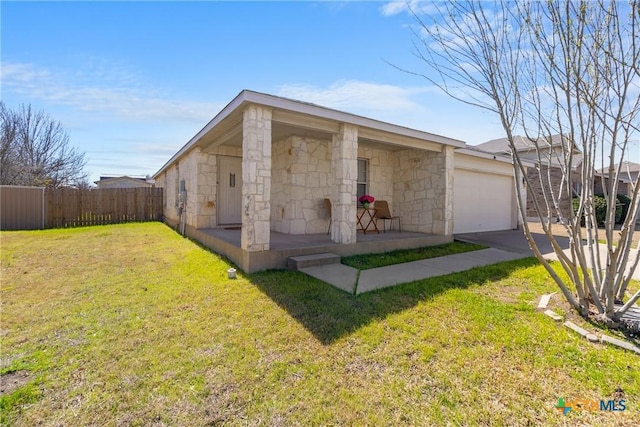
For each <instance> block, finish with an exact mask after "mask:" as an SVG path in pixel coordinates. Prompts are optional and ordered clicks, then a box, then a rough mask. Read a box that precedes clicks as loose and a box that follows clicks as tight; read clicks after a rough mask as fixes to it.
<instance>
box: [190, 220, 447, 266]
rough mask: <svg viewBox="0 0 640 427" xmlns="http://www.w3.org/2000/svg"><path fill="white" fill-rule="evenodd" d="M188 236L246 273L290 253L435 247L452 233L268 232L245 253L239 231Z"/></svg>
mask: <svg viewBox="0 0 640 427" xmlns="http://www.w3.org/2000/svg"><path fill="white" fill-rule="evenodd" d="M187 234H188V235H189V237H191V238H193V239H195V240H197V241H199V242H200V243H202V244H203V245H205V246H207V247H209V248H211V249H212V250H213V251H215V252H217V253H219V254H221V255H224V256H226V257H227V258H229V259H230V260H231V261H233V262H234V263H235V264H236V265H237V266H239V267H240V268H241V269H242V270H244V271H245V272H248V273H251V272H254V271H260V270H267V269H271V268H285V267H286V265H287V259H288V258H289V257H292V256H300V255H310V254H316V253H322V252H330V253H335V254H337V255H340V256H348V255H357V254H367V253H379V252H388V251H392V250H396V249H413V248H419V247H424V246H435V245H440V244H443V243H449V242H451V241H453V236H451V235H449V236H443V235H437V234H429V233H413V232H406V231H402V232H398V231H387V232H386V233H382V232H381V233H380V234H377V233H367V234H363V233H362V232H361V231H359V232H358V234H357V240H356V243H353V244H348V245H342V244H338V243H335V242H332V241H331V236H330V235H328V234H325V233H323V234H284V233H279V232H276V231H271V241H270V245H269V247H270V249H269V250H268V251H258V252H248V251H244V250H242V248H241V247H240V238H241V230H239V229H223V228H202V229H194V228H191V227H187Z"/></svg>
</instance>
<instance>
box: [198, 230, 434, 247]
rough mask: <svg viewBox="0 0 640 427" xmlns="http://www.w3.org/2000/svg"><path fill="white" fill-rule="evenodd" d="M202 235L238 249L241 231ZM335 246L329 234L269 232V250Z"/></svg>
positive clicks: (385, 237)
mask: <svg viewBox="0 0 640 427" xmlns="http://www.w3.org/2000/svg"><path fill="white" fill-rule="evenodd" d="M198 231H200V232H202V233H205V234H208V235H210V236H213V237H216V238H218V239H220V240H223V241H225V242H227V243H230V244H232V245H234V246H237V247H240V236H241V231H240V230H238V229H233V230H230V229H224V228H205V229H200V230H198ZM429 236H436V235H435V234H427V233H412V232H406V231H403V232H399V231H387V232H386V233H382V232H380V234H378V233H371V232H368V233H367V234H364V233H362V232H361V231H359V232H358V234H357V236H356V241H357V243H370V242H387V241H390V240H409V239H416V238H425V237H429ZM357 243H356V244H357ZM331 245H337V243H335V242H332V241H331V236H330V235H329V234H325V233H322V234H285V233H279V232H277V231H271V242H270V244H269V247H270V249H271V250H287V249H300V248H314V247H324V246H331Z"/></svg>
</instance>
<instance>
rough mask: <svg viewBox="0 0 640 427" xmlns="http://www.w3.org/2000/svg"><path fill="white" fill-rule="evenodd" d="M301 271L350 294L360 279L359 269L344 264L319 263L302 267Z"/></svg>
mask: <svg viewBox="0 0 640 427" xmlns="http://www.w3.org/2000/svg"><path fill="white" fill-rule="evenodd" d="M299 271H301V272H303V273H305V274H308V275H309V276H312V277H315V278H316V279H320V280H322V281H323V282H326V283H329V284H330V285H333V286H335V287H336V288H338V289H342V290H343V291H345V292H348V293H350V294H352V293H353V291H354V289H355V287H356V281H357V280H358V270H356V269H355V268H353V267H348V266H346V265H344V264H329V265H318V266H315V267H307V268H302V269H300V270H299Z"/></svg>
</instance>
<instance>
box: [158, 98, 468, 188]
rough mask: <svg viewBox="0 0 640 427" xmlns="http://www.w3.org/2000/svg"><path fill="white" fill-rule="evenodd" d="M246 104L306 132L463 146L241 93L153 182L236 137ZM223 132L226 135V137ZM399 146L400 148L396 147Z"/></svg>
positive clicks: (396, 127) (405, 129)
mask: <svg viewBox="0 0 640 427" xmlns="http://www.w3.org/2000/svg"><path fill="white" fill-rule="evenodd" d="M249 104H257V105H261V106H264V107H268V108H272V109H273V110H274V111H278V113H279V117H273V119H272V121H274V122H279V123H283V124H285V125H287V124H293V123H294V122H295V123H300V122H301V121H303V120H308V123H309V125H310V126H309V128H310V129H312V130H318V129H320V130H325V131H327V132H331V130H330V126H327V121H330V122H334V123H348V124H352V125H355V126H358V127H359V128H360V131H359V137H361V138H364V139H371V140H380V141H383V142H387V143H395V142H396V141H393V140H389V139H388V136H389V135H393V136H395V137H397V139H398V140H402V141H406V140H412V141H418V142H422V143H423V144H424V146H425V147H429V146H431V145H433V144H444V145H450V146H453V147H464V146H465V143H464V142H462V141H459V140H456V139H453V138H447V137H445V136H441V135H436V134H433V133H429V132H424V131H420V130H416V129H411V128H408V127H404V126H399V125H394V124H391V123H386V122H382V121H379V120H375V119H370V118H367V117H363V116H358V115H355V114H350V113H346V112H343V111H338V110H334V109H331V108H327V107H322V106H320V105H316V104H312V103H308V102H302V101H296V100H293V99H288V98H283V97H280V96H274V95H268V94H264V93H259V92H254V91H250V90H243V91H242V92H240V93H239V94H238V95H237V96H236V97H235V98H234V99H233V100H232V101H231V102H230V103H229V104H227V106H226V107H224V108H223V109H222V111H220V112H219V113H218V114H217V115H216V116H215V117H214V118H213V119H212V120H211V121H210V122H209V123H208V124H207V125H206V126H205V127H204V128H202V130H201V131H200V132H198V133H197V134H196V135H195V136H194V137H193V138H191V139H190V140H189V141H188V142H187V143H186V144H185V145H184V146H183V147H182V148H181V149H180V150H179V151H178V152H177V153H176V154H174V155H173V157H171V159H169V161H168V162H167V163H165V164H164V165H163V166H162V167H161V168H160V170H158V172H156V173H155V175H154V178H155V177H157V176H158V175H160V174H161V173H162V172H163V171H164V170H165V169H166V168H167V167H169V166H170V165H171V164H173V163H174V162H175V161H176V160H178V159H179V158H181V157H182V156H183V155H184V154H186V153H187V152H188V151H190V150H191V149H192V148H194V147H196V146H198V145H199V144H200V145H203V146H204V145H207V144H211V143H212V140H213V139H214V138H218V139H227V140H229V139H232V138H237V137H238V135H237V134H234V132H233V131H230V129H231V128H232V127H233V126H234V123H233V122H234V121H235V122H236V123H237V122H238V121H239V120H240V121H241V113H242V111H243V110H244V107H245V106H247V105H249ZM236 126H237V125H236ZM225 132H226V133H227V134H226V135H225ZM236 133H238V132H236ZM239 133H241V132H239ZM377 138H380V139H377ZM399 145H402V144H401V143H400V144H399Z"/></svg>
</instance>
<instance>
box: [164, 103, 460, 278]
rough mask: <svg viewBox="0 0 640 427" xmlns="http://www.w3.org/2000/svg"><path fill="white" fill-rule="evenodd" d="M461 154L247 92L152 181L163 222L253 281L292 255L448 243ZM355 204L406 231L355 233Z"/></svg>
mask: <svg viewBox="0 0 640 427" xmlns="http://www.w3.org/2000/svg"><path fill="white" fill-rule="evenodd" d="M460 145H462V143H461V142H459V141H455V140H451V139H448V138H445V137H441V136H438V135H433V134H428V133H426V132H421V131H416V130H412V129H407V128H403V127H400V126H396V125H391V124H388V123H383V122H378V121H376V120H372V119H367V118H364V117H360V116H354V115H351V114H347V113H342V112H338V111H335V110H330V109H326V108H323V107H319V106H315V105H311V104H305V103H300V102H296V101H292V100H286V99H283V98H277V97H272V96H269V95H264V94H257V93H253V92H243V93H242V94H241V95H239V96H238V97H237V98H236V99H235V100H234V101H232V103H231V104H229V105H228V106H227V107H226V108H225V109H224V110H223V111H222V112H221V113H220V114H219V115H218V116H216V118H214V120H212V122H210V124H209V125H207V126H206V127H205V128H204V129H203V130H202V131H201V132H200V133H199V134H198V135H196V136H195V137H194V138H192V140H191V141H190V142H189V143H188V144H187V145H186V146H185V147H184V148H183V149H182V150H181V151H180V152H179V153H178V154H176V156H174V159H172V160H170V161H169V162H168V163H167V165H166V166H165V167H163V169H162V170H161V172H160V173H158V174H157V176H156V182H157V183H158V185H160V186H162V187H163V188H165V189H166V193H165V194H166V197H165V218H166V220H167V222H169V223H179V224H180V228H181V229H186V233H187V234H188V235H189V236H190V237H193V238H195V239H197V240H198V241H200V242H202V243H203V244H205V245H207V246H208V247H211V248H212V249H214V250H215V251H216V252H219V253H221V254H223V255H225V256H227V257H229V258H230V259H231V260H233V261H234V262H235V263H236V264H237V265H238V266H239V267H240V268H242V269H243V270H244V271H246V272H253V271H258V270H263V269H267V268H278V267H284V266H285V265H286V260H287V258H288V257H289V256H296V255H305V254H312V253H318V252H322V251H327V252H333V253H336V254H338V255H351V254H357V253H371V252H385V251H389V250H393V249H402V248H415V247H419V246H427V245H434V244H439V243H444V242H448V241H451V240H452V233H453V153H454V149H455V147H457V146H460ZM362 194H368V195H372V196H374V197H375V198H376V200H379V201H385V202H387V203H386V204H385V206H387V205H388V207H389V208H390V212H391V213H392V215H393V216H395V217H399V218H400V222H401V224H402V230H403V231H404V232H406V233H404V232H403V233H386V234H384V233H382V235H379V234H378V233H373V234H369V233H367V234H366V235H364V234H362V232H361V231H358V228H359V227H361V226H365V224H361V223H360V221H359V220H358V219H359V215H358V212H359V209H361V208H360V207H359V205H358V202H357V199H358V197H359V196H360V195H362ZM327 206H328V208H327ZM377 208H378V207H377V206H376V205H375V203H374V205H373V209H377ZM360 212H362V211H360ZM233 224H235V225H236V227H229V226H231V225H233ZM230 228H236V229H230ZM398 228H399V225H398Z"/></svg>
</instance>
